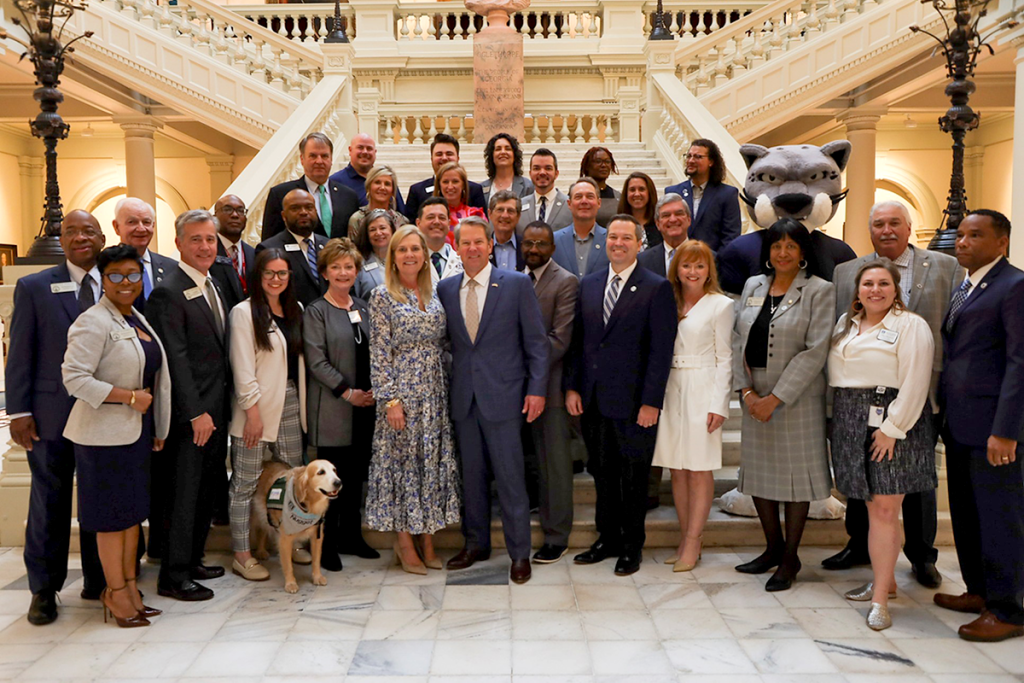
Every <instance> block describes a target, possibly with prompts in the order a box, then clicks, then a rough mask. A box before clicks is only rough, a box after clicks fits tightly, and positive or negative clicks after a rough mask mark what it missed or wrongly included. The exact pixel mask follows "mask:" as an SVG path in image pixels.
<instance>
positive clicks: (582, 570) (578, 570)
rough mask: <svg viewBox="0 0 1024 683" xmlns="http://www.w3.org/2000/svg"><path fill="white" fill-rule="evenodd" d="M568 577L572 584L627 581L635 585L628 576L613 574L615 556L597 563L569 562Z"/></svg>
mask: <svg viewBox="0 0 1024 683" xmlns="http://www.w3.org/2000/svg"><path fill="white" fill-rule="evenodd" d="M572 554H573V551H572V550H570V551H569V555H572ZM569 577H570V578H571V579H572V583H573V585H574V586H579V585H581V584H591V583H601V584H608V583H613V584H623V583H627V582H628V583H629V584H631V585H635V584H633V582H632V581H630V578H629V577H628V576H627V577H622V576H615V558H608V559H607V560H605V561H604V562H598V563H597V564H570V565H569Z"/></svg>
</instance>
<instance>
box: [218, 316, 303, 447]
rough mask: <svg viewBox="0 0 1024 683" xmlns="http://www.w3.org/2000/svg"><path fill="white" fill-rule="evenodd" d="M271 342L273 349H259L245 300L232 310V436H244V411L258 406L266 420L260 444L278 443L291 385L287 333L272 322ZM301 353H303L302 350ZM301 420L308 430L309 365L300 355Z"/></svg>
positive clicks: (230, 431) (229, 430)
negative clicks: (288, 390)
mask: <svg viewBox="0 0 1024 683" xmlns="http://www.w3.org/2000/svg"><path fill="white" fill-rule="evenodd" d="M270 332H271V334H270V343H271V345H272V346H273V350H271V351H264V350H263V349H257V348H256V336H255V332H254V330H253V326H252V305H251V302H250V301H248V300H246V301H242V302H241V303H239V304H238V305H237V306H235V307H234V308H232V309H231V350H230V356H231V374H232V375H233V376H234V380H235V400H234V402H233V403H232V407H231V425H230V426H229V427H228V433H229V434H231V436H234V437H239V438H241V436H242V431H243V430H244V429H245V411H246V410H247V409H249V408H251V407H252V406H254V405H258V406H259V410H260V419H261V420H263V437H262V438H261V439H260V440H261V441H268V442H274V441H277V429H278V427H279V426H280V424H281V414H282V413H283V412H284V395H285V389H286V387H287V385H288V357H287V348H288V347H287V341H286V340H285V337H284V332H282V331H281V330H280V329H278V327H277V325H276V324H274V323H271V328H270ZM300 351H301V350H300ZM297 389H298V390H299V419H300V420H301V422H302V431H303V432H305V431H306V364H305V362H304V360H303V357H302V356H301V355H300V356H299V386H298V387H297Z"/></svg>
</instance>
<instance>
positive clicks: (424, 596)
mask: <svg viewBox="0 0 1024 683" xmlns="http://www.w3.org/2000/svg"><path fill="white" fill-rule="evenodd" d="M444 590H445V587H444V584H430V585H427V586H381V587H380V591H379V592H378V593H377V602H376V603H375V604H374V605H373V607H374V609H382V610H396V609H397V610H424V609H428V610H433V609H441V601H442V600H443V599H444Z"/></svg>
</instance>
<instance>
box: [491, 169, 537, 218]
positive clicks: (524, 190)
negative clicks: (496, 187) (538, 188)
mask: <svg viewBox="0 0 1024 683" xmlns="http://www.w3.org/2000/svg"><path fill="white" fill-rule="evenodd" d="M493 184H494V181H493V180H492V179H491V178H488V179H487V180H485V181H483V182H482V183H480V189H482V190H483V191H484V204H487V205H488V206H490V202H491V186H492V185H493ZM511 190H512V191H513V192H514V193H515V194H516V195H517V196H519V197H528V196H530V195H531V194H533V181H532V180H530V179H529V178H526V177H524V176H521V175H517V176H515V177H513V178H512V187H511ZM488 213H489V212H488Z"/></svg>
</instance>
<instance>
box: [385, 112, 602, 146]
mask: <svg viewBox="0 0 1024 683" xmlns="http://www.w3.org/2000/svg"><path fill="white" fill-rule="evenodd" d="M525 128H526V139H525V140H523V142H525V143H529V144H554V143H568V142H572V143H593V144H596V143H598V142H602V143H603V142H620V140H619V130H618V117H617V116H616V115H615V114H613V113H592V114H580V113H572V114H568V113H567V114H557V113H555V114H540V113H538V114H531V113H527V114H526V117H525ZM438 133H446V134H448V135H452V136H454V137H455V138H456V139H457V140H458V141H459V143H460V144H471V143H478V144H484V143H486V142H487V140H476V139H474V134H473V116H472V115H471V114H451V115H447V114H437V115H429V114H426V115H424V114H412V113H407V112H389V111H384V110H382V111H381V118H380V130H379V132H378V136H377V139H379V140H381V141H382V144H384V145H419V144H422V143H425V142H430V141H431V140H432V139H433V138H434V136H435V135H437V134H438Z"/></svg>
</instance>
